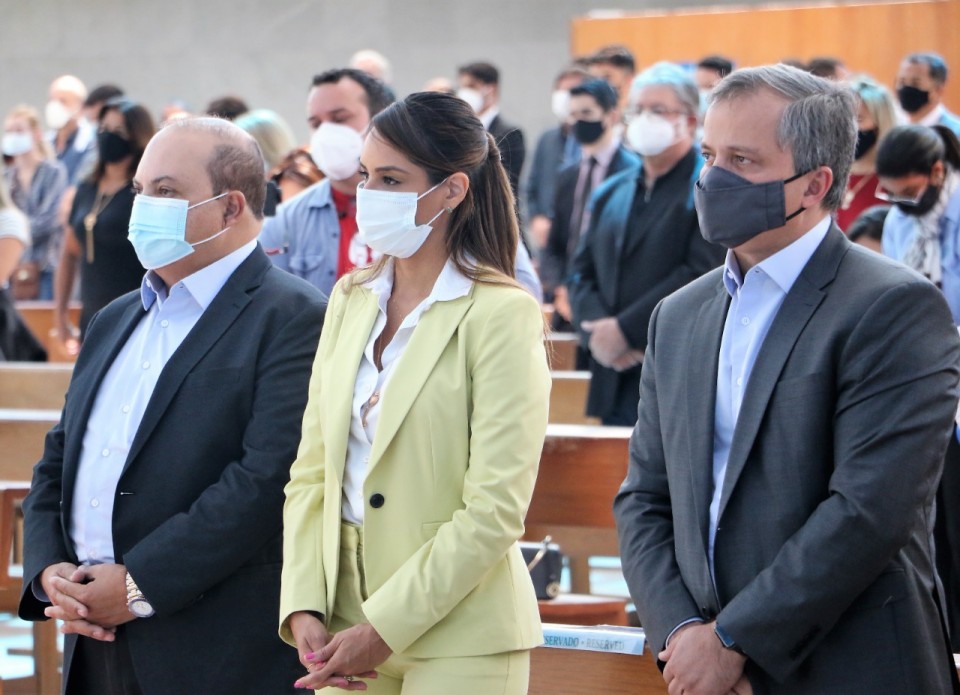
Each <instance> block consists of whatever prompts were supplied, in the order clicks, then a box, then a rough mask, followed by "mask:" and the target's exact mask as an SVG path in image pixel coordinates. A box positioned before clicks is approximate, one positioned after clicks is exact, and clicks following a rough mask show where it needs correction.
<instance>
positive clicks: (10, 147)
mask: <svg viewBox="0 0 960 695" xmlns="http://www.w3.org/2000/svg"><path fill="white" fill-rule="evenodd" d="M2 149H3V153H4V154H5V155H7V156H8V157H16V156H17V155H20V154H26V153H27V152H29V151H30V150H32V149H33V136H32V135H30V133H4V134H3V145H2Z"/></svg>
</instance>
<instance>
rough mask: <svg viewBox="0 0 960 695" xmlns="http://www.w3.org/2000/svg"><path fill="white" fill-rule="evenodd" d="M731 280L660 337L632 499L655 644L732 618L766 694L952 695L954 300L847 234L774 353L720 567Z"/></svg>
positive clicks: (638, 436) (768, 357)
mask: <svg viewBox="0 0 960 695" xmlns="http://www.w3.org/2000/svg"><path fill="white" fill-rule="evenodd" d="M722 272H723V271H722V269H718V270H715V271H713V272H711V273H709V274H707V275H705V276H704V277H702V278H700V279H698V280H696V281H694V282H693V283H691V284H690V285H688V286H687V287H685V288H683V289H682V290H680V291H678V292H676V293H674V294H673V295H671V296H669V297H667V298H666V299H665V300H664V301H663V302H662V303H661V304H660V305H659V306H658V307H657V309H656V311H655V312H654V314H653V317H652V319H651V323H650V333H649V343H648V347H647V353H646V359H645V361H644V365H643V374H642V379H641V386H640V407H639V420H638V423H637V426H636V429H635V431H634V434H633V438H632V441H631V448H630V465H629V471H628V474H627V478H626V480H625V481H624V483H623V487H622V488H621V490H620V492H619V494H618V495H617V498H616V501H615V503H614V509H615V513H616V517H617V524H618V528H619V533H620V549H621V555H622V557H623V568H624V574H625V575H626V578H627V583H628V584H629V586H630V591H631V593H632V595H633V598H634V600H635V601H636V605H637V611H638V613H639V616H640V619H641V622H642V623H643V625H644V627H645V628H646V630H647V634H648V638H649V639H650V643H651V645H652V646H653V648H654V649H658V648H660V647H661V646H662V645H663V644H664V642H665V640H666V637H667V636H668V634H669V633H670V631H671V630H673V629H674V628H675V627H676V626H677V625H678V624H679V623H681V622H683V621H685V620H687V619H689V618H691V617H700V618H702V619H704V620H712V619H714V618H715V619H716V620H717V622H718V624H720V625H721V626H723V627H724V628H725V629H726V631H727V632H728V633H729V634H730V635H731V636H732V637H733V638H734V639H735V640H736V641H737V643H738V644H739V645H740V646H741V647H742V648H743V650H744V652H745V653H746V654H747V655H748V656H749V659H750V661H749V662H748V670H747V672H748V675H750V677H751V681H752V682H753V683H754V687H755V692H757V693H763V692H772V693H798V694H799V693H818V695H823V694H826V693H836V694H837V695H840V694H842V695H856V694H859V693H863V694H864V695H867V694H874V693H918V694H919V693H923V694H925V695H931V694H935V693H950V692H960V690H953V688H954V687H955V686H954V685H952V683H951V680H953V681H954V682H955V680H956V679H955V674H954V673H953V668H952V664H951V663H950V660H949V658H948V654H949V650H948V648H947V642H946V636H945V628H944V627H943V620H942V608H941V602H940V601H939V595H940V594H939V592H940V588H939V586H938V582H937V581H936V578H935V573H934V570H933V562H932V557H933V549H932V547H931V546H932V539H931V533H932V528H933V522H934V517H933V509H932V507H933V496H934V492H935V489H936V486H937V482H938V480H939V478H940V473H941V470H942V466H943V455H944V450H945V448H946V444H947V440H948V437H949V436H950V434H951V431H952V429H953V428H952V421H953V417H954V415H955V413H956V405H957V380H958V360H960V341H958V338H957V331H956V329H955V328H954V326H953V322H952V320H951V317H950V311H949V309H948V308H947V305H946V303H945V301H944V300H943V297H942V296H941V294H940V293H939V292H938V291H937V290H936V288H935V287H934V286H933V285H931V284H930V283H928V282H926V281H925V280H923V279H922V278H920V276H919V275H916V274H915V273H913V272H912V271H909V270H907V269H906V268H905V267H903V266H901V265H899V264H897V263H895V262H893V261H890V260H888V259H885V258H882V257H881V256H879V255H876V254H874V253H871V252H868V251H865V250H863V249H861V248H859V247H857V246H855V245H853V244H851V243H850V242H848V241H847V240H846V239H845V238H844V236H843V234H842V233H841V232H840V231H839V230H838V229H836V228H834V229H832V230H831V231H830V232H829V234H828V235H827V237H826V238H825V239H824V241H823V242H822V243H821V245H820V247H819V248H818V249H817V251H816V252H815V253H814V255H813V257H812V258H811V260H810V262H809V263H808V264H807V266H806V268H805V269H804V270H803V272H802V273H801V274H800V276H799V278H798V279H797V281H796V283H795V284H794V286H793V289H792V290H791V291H790V293H789V294H788V295H787V297H786V299H785V300H784V303H783V305H782V307H781V309H780V311H779V313H778V314H777V316H776V318H775V319H774V322H773V324H772V325H771V327H770V331H769V333H768V335H767V338H766V340H765V342H764V344H763V346H762V348H761V350H760V353H759V355H758V356H757V360H756V363H755V365H754V368H753V371H752V374H751V377H750V381H749V384H748V385H747V391H746V394H745V397H744V400H743V405H742V407H741V410H740V415H739V420H738V422H737V426H736V431H735V433H734V437H733V442H732V447H731V451H730V457H729V461H728V465H727V472H726V478H725V481H724V487H723V491H722V495H721V502H720V514H719V523H718V529H717V532H716V540H715V551H714V553H715V555H714V564H715V575H716V580H715V582H714V581H713V580H712V579H711V573H710V566H709V561H708V556H707V533H708V524H709V505H710V498H711V495H712V455H713V429H714V402H715V397H716V381H717V362H718V353H719V348H720V338H721V334H722V332H723V325H724V320H725V317H726V312H727V307H728V306H729V296H728V295H727V293H726V291H725V290H724V288H723V284H722V276H721V273H722Z"/></svg>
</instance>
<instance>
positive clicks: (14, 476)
mask: <svg viewBox="0 0 960 695" xmlns="http://www.w3.org/2000/svg"><path fill="white" fill-rule="evenodd" d="M59 420H60V411H59V410H27V409H25V408H0V452H3V454H2V455H0V479H3V480H14V481H29V480H30V479H31V478H32V476H33V466H34V464H36V462H37V461H39V460H40V456H41V455H42V454H43V440H44V437H45V436H46V434H47V432H48V431H49V430H50V428H51V427H53V426H54V425H56V424H57V422H58V421H59Z"/></svg>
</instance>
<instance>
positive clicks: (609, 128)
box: [540, 79, 640, 331]
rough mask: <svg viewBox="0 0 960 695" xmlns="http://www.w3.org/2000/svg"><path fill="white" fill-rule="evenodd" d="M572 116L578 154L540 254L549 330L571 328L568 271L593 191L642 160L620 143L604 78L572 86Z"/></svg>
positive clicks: (616, 112) (564, 176)
mask: <svg viewBox="0 0 960 695" xmlns="http://www.w3.org/2000/svg"><path fill="white" fill-rule="evenodd" d="M570 120H571V125H570V130H571V133H572V135H573V137H574V138H576V140H577V142H578V143H579V145H580V149H581V153H582V156H581V158H580V162H579V163H577V164H574V165H572V166H569V167H567V168H566V169H564V170H563V171H562V172H561V173H560V176H559V181H558V183H557V192H556V196H555V199H554V203H553V205H552V206H551V207H552V208H553V210H554V215H553V217H554V219H553V222H552V225H551V229H550V236H549V237H548V238H547V243H546V246H544V248H543V251H542V252H541V255H540V280H541V282H543V286H544V290H545V293H546V299H547V301H552V302H553V305H554V309H555V310H556V311H555V313H554V315H553V329H554V330H564V331H570V330H573V326H572V325H571V324H570V321H571V319H572V318H573V317H572V315H571V313H570V299H569V296H568V294H567V275H568V273H569V270H570V261H571V260H572V258H573V252H574V250H575V249H576V248H577V243H578V242H579V241H580V232H581V230H583V229H585V228H586V226H587V224H588V223H589V220H590V210H589V201H590V197H591V194H592V192H593V191H594V190H595V189H597V188H599V187H600V184H601V183H602V182H603V181H604V179H606V178H608V177H610V176H613V175H614V174H616V173H617V172H619V171H623V170H624V169H627V168H636V167H638V166H639V165H640V160H639V159H638V158H637V156H636V155H635V154H633V153H632V152H630V151H629V150H628V149H627V148H625V147H624V146H623V145H622V144H621V139H620V132H619V128H618V126H619V125H620V109H619V108H617V92H616V91H615V90H614V89H613V87H611V86H610V84H609V83H607V82H606V81H605V80H600V79H591V80H587V81H586V82H584V83H582V84H580V85H578V86H576V87H574V88H573V89H571V90H570Z"/></svg>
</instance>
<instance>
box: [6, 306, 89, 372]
mask: <svg viewBox="0 0 960 695" xmlns="http://www.w3.org/2000/svg"><path fill="white" fill-rule="evenodd" d="M16 307H17V311H19V312H20V315H21V316H22V317H23V321H24V323H26V324H27V326H28V327H29V328H30V330H31V331H32V332H33V334H34V335H35V336H36V338H37V340H39V341H40V342H41V343H42V344H43V346H44V347H45V348H46V349H47V359H48V361H50V362H73V361H75V360H76V357H75V356H73V355H68V354H67V353H66V352H64V351H63V350H61V349H60V346H59V341H57V340H54V339H53V337H52V336H51V335H50V330H51V329H52V328H53V326H54V320H53V302H51V301H42V300H41V301H31V302H17V303H16ZM80 310H81V305H80V302H70V306H69V308H68V309H67V311H68V312H69V315H70V322H71V323H72V324H73V325H74V326H77V325H79V324H80Z"/></svg>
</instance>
